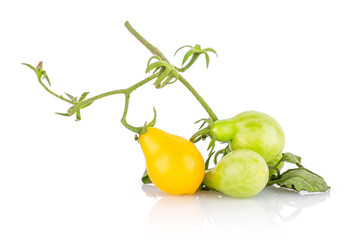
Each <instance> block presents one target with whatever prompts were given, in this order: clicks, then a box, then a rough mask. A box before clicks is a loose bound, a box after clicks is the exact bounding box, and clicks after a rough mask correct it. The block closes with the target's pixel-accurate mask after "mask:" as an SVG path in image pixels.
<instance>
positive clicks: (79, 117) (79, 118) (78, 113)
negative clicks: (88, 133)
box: [75, 110, 81, 121]
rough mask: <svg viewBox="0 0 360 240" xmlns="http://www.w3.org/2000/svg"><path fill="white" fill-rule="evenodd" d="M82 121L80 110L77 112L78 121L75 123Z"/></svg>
mask: <svg viewBox="0 0 360 240" xmlns="http://www.w3.org/2000/svg"><path fill="white" fill-rule="evenodd" d="M80 120H81V115H80V110H77V111H76V119H75V121H80Z"/></svg>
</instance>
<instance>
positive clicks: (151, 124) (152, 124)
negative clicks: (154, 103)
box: [147, 107, 156, 127]
mask: <svg viewBox="0 0 360 240" xmlns="http://www.w3.org/2000/svg"><path fill="white" fill-rule="evenodd" d="M153 110H154V118H153V120H151V122H150V123H149V124H148V125H147V127H153V126H155V123H156V110H155V107H153Z"/></svg>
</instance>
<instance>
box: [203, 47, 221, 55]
mask: <svg viewBox="0 0 360 240" xmlns="http://www.w3.org/2000/svg"><path fill="white" fill-rule="evenodd" d="M203 51H205V52H213V53H215V55H216V56H218V54H217V52H216V51H215V50H214V49H213V48H205V49H203Z"/></svg>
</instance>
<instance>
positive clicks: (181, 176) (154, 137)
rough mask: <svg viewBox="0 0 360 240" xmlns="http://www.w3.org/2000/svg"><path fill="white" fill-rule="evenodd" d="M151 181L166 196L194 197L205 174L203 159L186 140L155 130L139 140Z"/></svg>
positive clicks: (149, 130)
mask: <svg viewBox="0 0 360 240" xmlns="http://www.w3.org/2000/svg"><path fill="white" fill-rule="evenodd" d="M139 142H140V145H141V148H142V150H143V152H144V155H145V160H146V168H147V171H148V174H149V177H150V179H151V181H152V182H153V183H154V184H155V186H157V187H158V188H159V189H160V190H162V191H164V192H166V193H169V194H176V195H178V194H193V193H195V192H196V190H197V189H198V188H199V186H200V184H201V182H202V180H203V179H204V175H205V164H204V159H203V157H202V156H201V154H200V152H199V150H198V149H197V148H196V147H195V145H194V144H193V143H192V142H190V141H188V140H186V139H185V138H182V137H179V136H175V135H172V134H169V133H166V132H164V131H162V130H160V129H157V128H148V131H147V132H146V133H144V134H141V135H140V137H139Z"/></svg>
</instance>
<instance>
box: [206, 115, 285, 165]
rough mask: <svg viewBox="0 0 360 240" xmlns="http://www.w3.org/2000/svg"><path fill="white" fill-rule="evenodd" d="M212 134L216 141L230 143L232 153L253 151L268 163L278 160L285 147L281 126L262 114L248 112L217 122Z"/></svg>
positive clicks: (213, 126) (213, 125)
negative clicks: (241, 150)
mask: <svg viewBox="0 0 360 240" xmlns="http://www.w3.org/2000/svg"><path fill="white" fill-rule="evenodd" d="M211 132H212V134H213V135H214V137H215V139H216V140H218V141H221V142H230V148H231V150H232V151H233V150H237V149H250V150H253V151H255V152H257V153H258V154H260V155H261V156H262V157H263V158H264V159H265V161H266V162H267V163H270V162H272V161H273V160H274V159H275V158H277V157H278V156H279V154H281V152H282V150H283V148H284V145H285V135H284V132H283V130H282V128H281V126H280V124H279V123H278V122H277V121H276V120H275V119H274V118H272V117H271V116H269V115H267V114H265V113H262V112H256V111H248V112H243V113H240V114H238V115H236V116H235V117H233V118H230V119H225V120H219V121H216V122H214V123H213V124H212V127H211Z"/></svg>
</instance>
